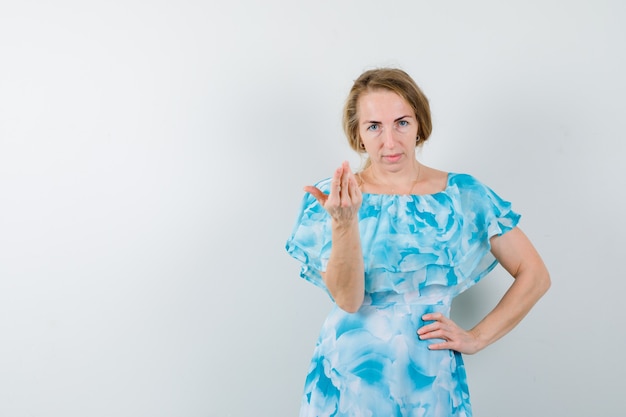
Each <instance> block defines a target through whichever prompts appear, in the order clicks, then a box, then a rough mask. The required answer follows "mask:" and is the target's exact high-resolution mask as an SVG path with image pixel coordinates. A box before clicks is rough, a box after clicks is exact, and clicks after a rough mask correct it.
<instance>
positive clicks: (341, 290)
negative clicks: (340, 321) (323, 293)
mask: <svg viewBox="0 0 626 417" xmlns="http://www.w3.org/2000/svg"><path fill="white" fill-rule="evenodd" d="M332 227H333V229H332V242H333V247H332V251H331V254H330V259H329V260H328V265H327V267H326V272H325V273H324V274H323V277H324V282H325V283H326V287H327V288H328V290H329V292H330V294H331V295H332V297H333V299H334V300H335V303H336V304H337V305H338V306H339V307H340V308H342V309H343V310H345V311H347V312H350V313H353V312H355V311H357V310H358V309H359V307H361V304H362V303H363V296H364V294H365V278H364V266H363V252H362V250H361V239H360V235H359V225H358V219H355V220H354V221H352V222H351V223H349V224H345V225H341V224H338V223H337V222H334V221H333V226H332Z"/></svg>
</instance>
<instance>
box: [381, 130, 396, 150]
mask: <svg viewBox="0 0 626 417" xmlns="http://www.w3.org/2000/svg"><path fill="white" fill-rule="evenodd" d="M383 143H384V145H385V146H386V147H388V148H393V146H394V145H395V143H396V139H395V137H394V135H393V129H385V130H383Z"/></svg>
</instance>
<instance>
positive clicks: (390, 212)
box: [286, 173, 520, 417]
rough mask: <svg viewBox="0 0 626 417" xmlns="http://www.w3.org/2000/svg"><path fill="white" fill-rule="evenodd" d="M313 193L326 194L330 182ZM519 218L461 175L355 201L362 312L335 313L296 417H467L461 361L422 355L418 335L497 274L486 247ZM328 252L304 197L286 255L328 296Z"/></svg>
mask: <svg viewBox="0 0 626 417" xmlns="http://www.w3.org/2000/svg"><path fill="white" fill-rule="evenodd" d="M317 187H318V188H320V189H321V190H322V191H324V192H328V190H329V187H330V179H326V180H323V181H321V182H319V183H318V184H317ZM519 218H520V216H519V214H517V213H515V212H514V211H512V210H511V204H510V203H509V202H507V201H505V200H503V199H501V198H500V197H499V196H498V195H497V194H496V193H494V192H493V191H492V190H491V189H490V188H489V187H487V186H485V185H484V184H482V183H481V182H479V181H478V180H476V179H475V178H474V177H472V176H470V175H467V174H455V173H450V174H449V175H448V183H447V186H446V189H445V190H444V191H441V192H439V193H435V194H429V195H391V194H389V195H388V194H363V203H362V205H361V208H360V211H359V229H360V233H361V241H362V242H361V244H362V250H363V259H364V263H365V292H366V294H365V302H364V303H363V306H362V307H361V308H360V310H359V311H358V312H356V313H354V314H350V313H346V312H345V311H343V310H341V309H340V308H338V307H336V306H335V307H334V308H333V309H332V310H331V312H330V314H329V315H328V317H327V319H326V321H325V322H324V324H323V326H322V329H321V332H320V335H319V338H318V341H317V344H316V347H315V350H314V354H313V359H312V361H311V365H310V369H309V373H308V375H307V378H306V382H305V390H304V395H303V397H302V408H301V412H300V416H301V417H322V416H325V417H331V416H333V417H340V416H341V417H348V416H351V417H361V416H364V417H365V416H403V417H404V416H419V417H444V416H445V417H452V416H458V417H469V416H471V415H472V413H471V407H470V402H469V391H468V387H467V381H466V375H465V368H464V365H463V359H462V357H461V355H460V354H459V353H458V352H454V351H435V350H433V351H431V350H429V349H428V345H429V344H430V343H433V341H422V340H420V339H419V338H418V337H417V333H416V331H417V329H418V328H419V327H421V326H423V325H424V323H423V321H422V320H421V317H422V316H423V315H424V314H425V313H427V312H432V311H438V312H441V313H443V314H445V315H446V316H449V313H450V305H451V302H452V299H453V298H454V297H455V296H456V295H458V294H460V293H461V292H463V291H465V290H466V289H467V288H469V287H470V286H472V285H474V284H475V283H476V282H478V281H479V280H480V279H481V278H482V277H484V276H485V275H486V274H487V273H488V272H489V271H491V270H492V269H493V268H494V267H495V266H496V265H497V260H496V259H495V258H494V256H493V255H492V254H491V252H490V243H489V239H490V238H491V237H492V236H495V235H499V234H502V233H505V232H507V231H508V230H511V229H512V228H514V227H515V226H516V225H517V223H518V222H519ZM331 249H332V240H331V224H330V217H329V216H328V214H327V213H326V211H325V210H324V208H323V207H321V206H320V205H319V204H318V203H317V201H316V200H315V198H313V197H312V196H311V195H310V194H306V195H305V196H304V199H303V202H302V207H301V210H300V213H299V216H298V219H297V221H296V224H295V226H294V229H293V231H292V233H291V236H290V237H289V239H288V240H287V244H286V250H287V252H288V253H289V254H290V255H291V256H293V257H294V258H295V259H297V260H299V261H300V262H301V270H300V275H301V276H302V277H303V278H304V279H306V280H308V281H310V282H311V283H313V284H315V285H317V286H318V287H320V288H322V289H324V290H325V291H326V292H327V293H328V290H327V289H326V287H325V285H324V282H323V280H322V278H321V275H320V271H325V269H326V265H327V263H328V259H329V256H330V252H331ZM328 294H329V296H330V293H328Z"/></svg>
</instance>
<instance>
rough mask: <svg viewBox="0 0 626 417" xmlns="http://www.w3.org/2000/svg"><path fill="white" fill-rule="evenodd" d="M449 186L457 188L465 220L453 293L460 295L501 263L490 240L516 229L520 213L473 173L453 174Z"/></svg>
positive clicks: (460, 208) (456, 263) (455, 267)
mask: <svg viewBox="0 0 626 417" xmlns="http://www.w3.org/2000/svg"><path fill="white" fill-rule="evenodd" d="M450 188H451V189H454V190H455V191H456V198H457V199H458V206H457V209H458V211H459V214H460V215H461V218H462V219H463V227H462V229H463V233H462V235H463V239H462V240H461V245H460V247H459V255H460V256H458V258H457V261H456V262H455V265H454V267H453V271H454V275H455V280H456V283H455V285H454V286H453V288H454V291H452V295H457V294H460V293H461V292H463V291H465V290H466V289H468V288H469V287H471V286H472V285H474V284H475V283H477V282H478V281H479V280H480V279H481V278H483V277H484V276H485V275H487V274H488V273H489V272H490V271H491V270H492V269H493V268H494V267H495V266H496V265H497V264H498V261H497V259H496V258H495V257H494V256H493V254H492V253H491V241H490V239H491V238H492V237H494V236H498V235H502V234H504V233H506V232H508V231H510V230H512V229H513V228H515V227H516V226H517V224H518V223H519V220H520V217H521V216H520V215H519V214H518V213H517V212H515V211H513V209H512V206H511V203H510V202H509V201H507V200H504V199H502V198H501V197H500V196H499V195H498V194H496V193H495V192H494V191H493V190H492V189H491V188H489V187H488V186H486V185H485V184H483V183H482V182H480V181H478V180H477V179H476V178H474V177H473V176H471V175H467V174H456V175H454V177H453V179H452V181H451V186H450Z"/></svg>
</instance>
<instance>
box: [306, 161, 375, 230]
mask: <svg viewBox="0 0 626 417" xmlns="http://www.w3.org/2000/svg"><path fill="white" fill-rule="evenodd" d="M304 191H306V192H308V193H311V195H312V196H313V197H315V199H317V201H318V202H319V203H320V205H321V206H322V207H324V209H325V210H326V211H327V212H328V214H329V215H330V216H331V217H332V218H333V220H334V221H336V222H338V223H339V224H347V223H350V222H352V221H354V220H355V219H357V218H358V212H359V208H361V202H362V200H363V196H362V194H361V189H360V188H359V184H358V183H357V181H356V177H355V176H354V174H353V173H352V170H351V169H350V165H349V164H348V162H347V161H344V162H343V163H342V164H341V166H340V167H339V168H337V169H336V170H335V174H334V175H333V179H332V181H331V188H330V194H325V193H323V192H322V191H321V190H320V189H319V188H317V187H313V186H310V185H309V186H306V187H304Z"/></svg>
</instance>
